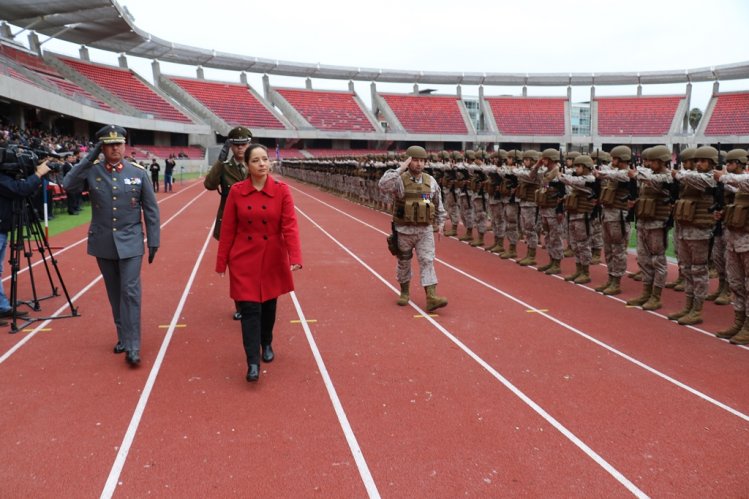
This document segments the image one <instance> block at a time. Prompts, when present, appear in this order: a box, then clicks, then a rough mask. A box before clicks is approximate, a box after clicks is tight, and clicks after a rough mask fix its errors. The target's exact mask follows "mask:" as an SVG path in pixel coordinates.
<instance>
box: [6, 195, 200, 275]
mask: <svg viewBox="0 0 749 499" xmlns="http://www.w3.org/2000/svg"><path fill="white" fill-rule="evenodd" d="M195 185H202V184H201V183H200V182H195V183H194V184H191V185H188V186H187V187H185V188H184V189H180V190H179V191H178V192H177V193H175V194H174V196H169V197H166V198H161V201H157V203H158V204H161V203H163V202H164V201H166V200H169V199H174V197H176V196H179V195H180V194H182V193H183V192H186V191H187V190H188V189H191V188H192V187H193V186H195ZM190 203H192V201H190ZM162 227H163V226H162ZM86 241H88V237H84V238H83V239H79V240H77V241H76V242H74V243H70V244H68V245H67V246H65V247H64V248H62V249H61V250H59V251H56V250H53V251H52V254H51V255H48V256H47V258H50V256H57V255H59V254H61V253H65V252H66V251H68V250H70V249H73V248H75V247H76V246H78V245H79V244H83V243H85V242H86ZM50 246H52V244H51V243H50ZM41 263H42V261H41V260H37V261H36V262H34V263H33V264H31V266H32V267H36V266H37V265H41ZM28 270H29V268H28V266H27V267H24V268H22V269H21V270H19V271H18V273H19V274H23V273H24V272H28ZM11 277H12V276H10V275H9V276H6V277H3V280H2V282H5V281H7V280H8V279H10V278H11Z"/></svg>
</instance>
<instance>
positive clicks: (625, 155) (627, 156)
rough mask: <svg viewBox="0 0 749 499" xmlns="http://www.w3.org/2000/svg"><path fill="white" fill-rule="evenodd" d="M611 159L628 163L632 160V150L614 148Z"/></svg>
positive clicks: (619, 147) (621, 147)
mask: <svg viewBox="0 0 749 499" xmlns="http://www.w3.org/2000/svg"><path fill="white" fill-rule="evenodd" d="M611 157H612V158H619V159H620V160H621V161H629V160H631V159H632V149H630V148H629V147H627V146H616V147H615V148H613V149H612V150H611Z"/></svg>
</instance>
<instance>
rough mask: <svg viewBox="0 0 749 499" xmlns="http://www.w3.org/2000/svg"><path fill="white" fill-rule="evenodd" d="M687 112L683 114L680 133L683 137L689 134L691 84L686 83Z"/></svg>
mask: <svg viewBox="0 0 749 499" xmlns="http://www.w3.org/2000/svg"><path fill="white" fill-rule="evenodd" d="M686 94H687V98H686V100H687V112H686V113H684V121H683V122H682V126H681V131H682V132H684V134H685V135H688V134H689V113H690V111H691V110H692V82H691V81H690V82H689V83H687V92H686Z"/></svg>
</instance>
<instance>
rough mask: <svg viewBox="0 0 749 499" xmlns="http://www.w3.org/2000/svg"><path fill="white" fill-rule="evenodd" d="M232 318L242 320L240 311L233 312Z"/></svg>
mask: <svg viewBox="0 0 749 499" xmlns="http://www.w3.org/2000/svg"><path fill="white" fill-rule="evenodd" d="M232 318H233V319H234V320H235V321H241V320H242V313H241V312H234V316H233V317H232Z"/></svg>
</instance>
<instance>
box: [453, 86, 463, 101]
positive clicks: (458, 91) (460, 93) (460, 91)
mask: <svg viewBox="0 0 749 499" xmlns="http://www.w3.org/2000/svg"><path fill="white" fill-rule="evenodd" d="M455 94H456V95H457V96H458V99H462V98H463V86H462V85H458V86H457V87H456V88H455Z"/></svg>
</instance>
